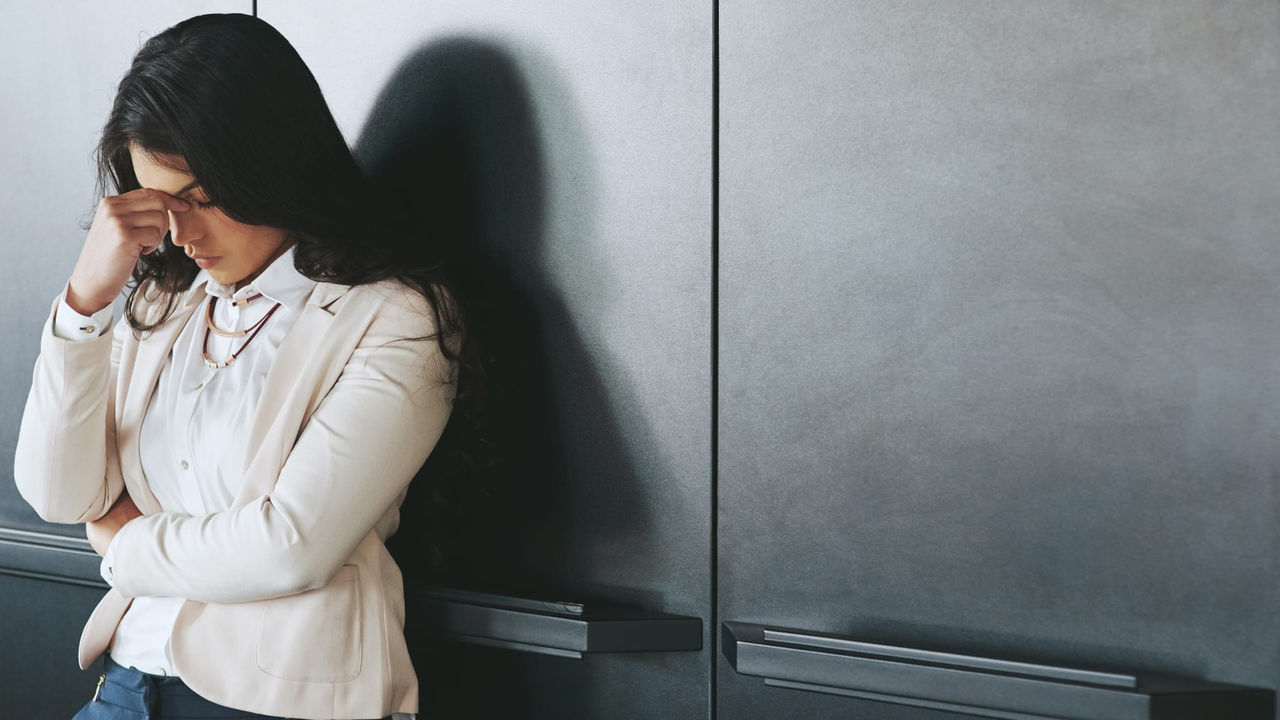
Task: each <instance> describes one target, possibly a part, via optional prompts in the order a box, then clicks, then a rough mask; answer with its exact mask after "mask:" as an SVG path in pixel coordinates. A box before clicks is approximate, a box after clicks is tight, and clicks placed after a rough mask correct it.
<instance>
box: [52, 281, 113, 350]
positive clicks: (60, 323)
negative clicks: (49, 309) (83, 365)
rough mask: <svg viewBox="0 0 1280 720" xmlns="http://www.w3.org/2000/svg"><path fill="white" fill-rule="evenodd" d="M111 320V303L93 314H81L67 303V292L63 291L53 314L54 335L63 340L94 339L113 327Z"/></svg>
mask: <svg viewBox="0 0 1280 720" xmlns="http://www.w3.org/2000/svg"><path fill="white" fill-rule="evenodd" d="M111 320H112V317H111V306H110V305H108V306H106V307H104V308H102V309H101V310H99V311H98V312H96V313H94V314H93V315H89V316H86V315H81V314H80V313H78V312H76V311H75V310H72V309H71V306H70V305H68V304H67V294H66V292H63V294H62V296H61V298H60V299H59V300H58V310H57V312H55V313H54V316H53V335H54V337H58V338H62V339H63V340H72V341H82V340H92V339H94V338H96V337H101V336H102V335H104V334H105V333H106V332H107V331H108V330H110V329H111Z"/></svg>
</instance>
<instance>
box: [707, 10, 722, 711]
mask: <svg viewBox="0 0 1280 720" xmlns="http://www.w3.org/2000/svg"><path fill="white" fill-rule="evenodd" d="M719 518H720V0H712V1H711V569H710V570H711V583H710V588H711V613H710V615H711V628H710V630H711V632H710V637H711V648H710V652H709V653H708V657H709V660H710V663H711V673H710V678H709V687H708V689H707V693H708V701H707V707H708V712H709V713H710V720H716V695H717V687H716V686H717V684H718V682H717V667H718V665H719V654H718V653H717V648H719V647H720V642H719V637H720V621H719V617H720V608H719V604H720V578H719V575H720V571H719V565H720V562H719V558H720V539H719V531H720V527H719V522H720V521H719Z"/></svg>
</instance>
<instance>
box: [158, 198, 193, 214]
mask: <svg viewBox="0 0 1280 720" xmlns="http://www.w3.org/2000/svg"><path fill="white" fill-rule="evenodd" d="M164 203H165V209H166V210H171V211H173V212H186V211H188V210H190V209H191V203H190V202H189V201H187V200H183V199H182V198H180V197H175V196H173V195H165V196H164Z"/></svg>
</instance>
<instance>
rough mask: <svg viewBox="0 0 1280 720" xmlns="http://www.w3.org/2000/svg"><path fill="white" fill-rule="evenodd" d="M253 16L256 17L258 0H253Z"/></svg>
mask: <svg viewBox="0 0 1280 720" xmlns="http://www.w3.org/2000/svg"><path fill="white" fill-rule="evenodd" d="M253 16H254V17H258V0H253Z"/></svg>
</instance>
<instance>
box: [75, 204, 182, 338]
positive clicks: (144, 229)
mask: <svg viewBox="0 0 1280 720" xmlns="http://www.w3.org/2000/svg"><path fill="white" fill-rule="evenodd" d="M190 209H191V203H189V202H187V201H186V200H182V199H180V198H176V197H174V196H172V195H169V194H168V193H164V192H161V191H159V190H153V189H151V188H140V189H138V190H132V191H130V192H127V193H125V194H123V195H114V196H111V197H105V198H103V199H102V202H101V203H99V204H98V211H97V213H95V214H94V216H93V224H92V225H91V226H90V227H89V236H88V238H86V239H85V241H84V248H83V249H81V250H80V259H79V260H77V261H76V268H75V270H74V271H72V273H71V282H70V283H68V284H67V305H69V306H70V307H71V309H72V310H75V311H76V312H78V313H80V314H81V315H92V314H94V313H95V312H97V311H99V310H101V309H102V308H105V307H106V306H108V305H110V304H111V303H112V301H114V300H115V299H116V296H117V295H119V294H120V291H121V290H123V289H124V284H125V283H126V282H128V281H129V276H130V274H132V273H133V266H134V265H137V264H138V257H139V256H141V255H145V254H147V253H149V252H151V251H152V250H155V249H156V248H157V247H159V246H160V243H161V241H163V240H164V236H165V233H167V232H169V212H185V211H187V210H190Z"/></svg>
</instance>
